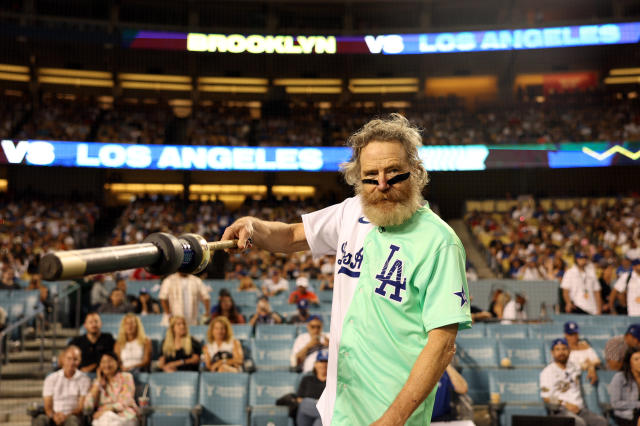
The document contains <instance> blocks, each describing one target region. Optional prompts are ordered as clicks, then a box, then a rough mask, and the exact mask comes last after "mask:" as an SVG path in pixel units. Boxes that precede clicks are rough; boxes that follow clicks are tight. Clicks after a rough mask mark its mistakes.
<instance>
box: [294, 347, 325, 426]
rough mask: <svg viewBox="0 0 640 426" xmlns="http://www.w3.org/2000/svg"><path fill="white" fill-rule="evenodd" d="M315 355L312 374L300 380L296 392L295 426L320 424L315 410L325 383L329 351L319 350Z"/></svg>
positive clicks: (318, 415) (318, 414)
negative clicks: (296, 410)
mask: <svg viewBox="0 0 640 426" xmlns="http://www.w3.org/2000/svg"><path fill="white" fill-rule="evenodd" d="M317 354H318V355H316V362H315V364H314V365H313V374H307V375H305V376H304V377H303V378H302V380H300V384H299V385H298V392H296V397H297V398H296V399H297V401H298V412H297V414H296V424H297V425H298V426H307V425H308V426H312V425H315V424H320V413H319V412H318V409H317V408H316V404H317V403H318V399H320V396H321V395H322V392H323V391H324V388H325V385H326V383H327V365H328V363H329V350H328V349H321V350H319V351H318V352H317Z"/></svg>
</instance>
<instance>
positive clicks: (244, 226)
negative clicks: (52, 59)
mask: <svg viewBox="0 0 640 426" xmlns="http://www.w3.org/2000/svg"><path fill="white" fill-rule="evenodd" d="M252 219H253V218H251V217H241V218H240V219H238V220H236V221H235V222H233V223H232V224H231V225H229V226H227V229H225V230H224V234H222V238H221V241H225V240H235V239H237V240H238V248H237V249H236V250H233V249H228V250H227V251H228V252H237V251H242V250H246V249H248V248H251V242H250V241H248V240H249V239H250V238H252V237H253V232H254V229H253V222H252Z"/></svg>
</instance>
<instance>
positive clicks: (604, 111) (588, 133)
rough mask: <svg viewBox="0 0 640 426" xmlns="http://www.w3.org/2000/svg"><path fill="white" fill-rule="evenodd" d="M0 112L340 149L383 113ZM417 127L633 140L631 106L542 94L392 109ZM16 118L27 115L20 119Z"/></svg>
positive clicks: (18, 107) (146, 136)
mask: <svg viewBox="0 0 640 426" xmlns="http://www.w3.org/2000/svg"><path fill="white" fill-rule="evenodd" d="M6 99H7V105H4V106H3V107H2V108H0V123H1V124H2V128H3V129H4V130H0V131H2V132H3V134H4V135H5V136H4V137H9V138H15V139H52V140H73V141H98V142H125V143H145V144H165V143H166V144H192V145H231V146H245V145H251V146H320V145H324V146H341V145H343V144H344V141H345V140H346V139H347V137H348V136H349V135H350V134H351V133H352V132H353V131H354V130H355V129H358V128H359V127H361V126H362V125H363V124H364V123H365V122H366V121H367V120H369V119H370V118H371V117H372V116H375V115H378V114H383V113H386V112H387V111H388V110H387V109H385V107H384V105H377V106H369V107H362V106H358V107H351V106H339V105H337V106H334V107H332V108H329V109H321V108H316V107H314V106H312V105H302V106H301V105H297V106H296V108H294V109H290V110H289V109H288V108H282V110H278V111H275V110H274V111H268V110H263V111H262V112H261V111H260V110H259V108H253V110H252V109H251V108H248V107H246V106H229V105H226V104H224V103H214V104H212V105H208V104H207V106H196V107H193V109H192V111H191V114H190V115H189V116H188V117H187V118H177V117H176V116H175V115H174V113H173V112H172V110H171V107H170V106H169V105H168V104H167V103H166V102H164V101H162V100H154V102H153V103H149V104H145V103H140V102H137V103H135V104H131V103H123V102H116V103H115V104H112V105H111V106H110V107H109V109H107V110H105V111H103V112H102V113H101V112H100V108H99V107H98V103H97V102H96V101H91V100H77V101H73V100H66V99H58V98H54V97H51V96H48V97H45V98H43V100H42V101H41V102H39V103H38V105H37V107H35V108H34V109H33V112H32V113H31V112H30V109H29V104H28V103H27V101H25V99H24V98H17V97H15V98H9V97H6ZM401 109H402V110H403V112H404V113H405V114H406V115H407V117H408V118H409V119H410V120H411V121H412V122H414V123H416V124H417V125H418V126H419V127H421V128H423V129H424V144H425V145H464V144H488V145H493V144H498V145H499V144H525V143H528V144H541V143H560V142H583V141H601V140H605V141H623V140H625V141H635V140H640V101H638V99H616V98H615V96H613V95H612V94H605V93H604V92H588V93H574V94H557V95H549V96H547V98H546V99H545V102H543V103H538V102H535V101H532V100H526V101H525V100H521V101H516V102H515V103H513V104H511V105H495V104H494V105H480V106H477V107H476V108H474V109H470V108H468V107H467V106H465V104H464V103H463V102H462V100H460V99H458V98H455V97H451V98H427V99H425V100H422V101H419V102H416V103H415V104H414V105H412V106H410V107H404V108H401ZM23 117H27V119H26V120H23V119H22V118H23Z"/></svg>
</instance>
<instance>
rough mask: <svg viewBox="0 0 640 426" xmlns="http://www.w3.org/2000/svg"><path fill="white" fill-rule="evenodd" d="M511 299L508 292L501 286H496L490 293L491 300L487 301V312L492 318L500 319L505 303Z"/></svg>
mask: <svg viewBox="0 0 640 426" xmlns="http://www.w3.org/2000/svg"><path fill="white" fill-rule="evenodd" d="M510 300H511V296H509V293H506V292H505V291H504V290H502V289H501V288H497V289H495V290H494V291H493V293H492V294H491V302H489V312H490V313H491V315H492V316H493V318H497V319H502V314H503V312H504V307H505V305H506V304H507V303H508V302H509V301H510Z"/></svg>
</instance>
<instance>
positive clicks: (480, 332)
mask: <svg viewBox="0 0 640 426" xmlns="http://www.w3.org/2000/svg"><path fill="white" fill-rule="evenodd" d="M486 335H487V324H485V323H483V322H476V323H474V324H473V326H472V327H471V328H468V329H466V330H461V331H458V336H459V337H478V338H481V337H485V336H486Z"/></svg>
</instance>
